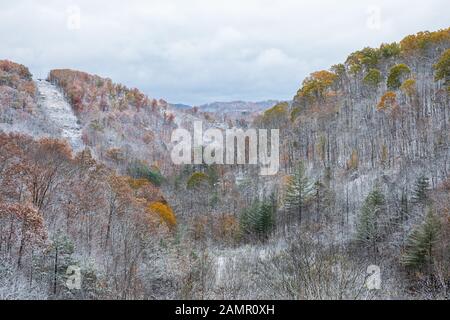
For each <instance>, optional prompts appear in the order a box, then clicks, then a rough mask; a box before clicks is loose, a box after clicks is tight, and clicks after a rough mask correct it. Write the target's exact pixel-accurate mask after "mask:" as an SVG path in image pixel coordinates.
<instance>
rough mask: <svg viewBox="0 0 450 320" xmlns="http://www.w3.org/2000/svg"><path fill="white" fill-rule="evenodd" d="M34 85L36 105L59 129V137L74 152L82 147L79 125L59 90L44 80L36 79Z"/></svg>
mask: <svg viewBox="0 0 450 320" xmlns="http://www.w3.org/2000/svg"><path fill="white" fill-rule="evenodd" d="M36 86H37V89H38V92H39V96H38V106H39V108H41V109H42V111H43V113H44V114H45V115H46V116H47V118H48V121H49V122H52V123H53V124H54V125H55V126H56V127H57V128H58V129H59V130H60V132H61V138H63V139H66V140H67V141H68V142H69V143H70V145H71V146H72V148H73V150H74V151H75V152H76V151H80V150H81V149H83V147H84V144H83V141H82V140H81V126H80V125H79V124H78V119H77V117H76V116H75V114H74V113H73V110H72V107H71V106H70V104H69V103H68V102H67V101H66V99H65V98H64V96H63V94H62V93H61V91H59V90H58V88H57V87H56V86H55V85H53V84H51V83H50V82H48V81H45V80H38V81H36Z"/></svg>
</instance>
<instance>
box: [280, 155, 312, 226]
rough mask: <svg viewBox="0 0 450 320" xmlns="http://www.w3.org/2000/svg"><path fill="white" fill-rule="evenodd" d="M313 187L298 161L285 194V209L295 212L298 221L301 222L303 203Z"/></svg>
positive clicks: (310, 194)
mask: <svg viewBox="0 0 450 320" xmlns="http://www.w3.org/2000/svg"><path fill="white" fill-rule="evenodd" d="M313 187H314V185H313V183H311V182H310V180H309V178H308V177H307V176H306V173H305V166H304V164H303V162H300V163H299V164H298V166H297V168H296V169H295V172H294V174H293V175H292V176H291V177H290V179H289V182H288V186H287V191H286V196H285V205H286V209H288V210H289V211H290V212H296V213H297V214H298V219H299V222H300V223H301V222H302V215H303V210H304V206H305V203H306V202H307V201H308V200H309V199H310V197H311V196H312V194H313V193H314V188H313Z"/></svg>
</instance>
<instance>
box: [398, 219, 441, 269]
mask: <svg viewBox="0 0 450 320" xmlns="http://www.w3.org/2000/svg"><path fill="white" fill-rule="evenodd" d="M439 231H440V221H439V219H438V218H437V217H436V216H435V215H434V214H433V212H432V211H431V210H430V211H428V214H427V215H426V217H425V221H424V222H423V223H422V224H421V225H420V226H418V227H416V229H414V231H413V232H412V233H411V235H410V236H409V238H408V241H407V245H406V251H405V254H404V255H403V257H402V262H403V264H404V265H405V266H407V267H411V268H420V267H423V266H428V268H429V269H430V268H431V265H432V262H433V250H434V247H435V244H436V242H437V240H438V237H439Z"/></svg>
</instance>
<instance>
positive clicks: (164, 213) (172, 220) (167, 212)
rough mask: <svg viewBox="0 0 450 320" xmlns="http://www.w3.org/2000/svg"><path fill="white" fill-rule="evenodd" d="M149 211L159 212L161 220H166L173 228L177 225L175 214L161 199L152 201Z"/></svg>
mask: <svg viewBox="0 0 450 320" xmlns="http://www.w3.org/2000/svg"><path fill="white" fill-rule="evenodd" d="M148 211H149V212H151V213H155V214H157V215H158V216H159V218H160V219H161V221H162V222H164V223H165V224H166V225H167V227H169V229H171V230H172V229H174V228H175V226H176V225H177V219H176V217H175V214H174V213H173V211H172V209H171V208H170V207H169V205H167V204H164V203H162V202H159V201H155V202H152V203H151V204H150V205H149V206H148Z"/></svg>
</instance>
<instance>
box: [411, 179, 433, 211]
mask: <svg viewBox="0 0 450 320" xmlns="http://www.w3.org/2000/svg"><path fill="white" fill-rule="evenodd" d="M429 189H430V182H429V180H428V178H427V177H426V176H424V175H421V176H420V177H419V178H417V180H416V184H415V188H414V195H413V200H414V202H415V203H418V204H421V205H425V204H427V202H428V191H429Z"/></svg>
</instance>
